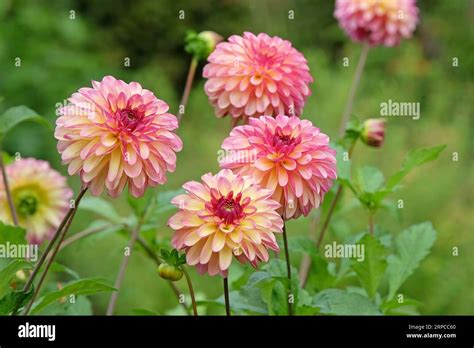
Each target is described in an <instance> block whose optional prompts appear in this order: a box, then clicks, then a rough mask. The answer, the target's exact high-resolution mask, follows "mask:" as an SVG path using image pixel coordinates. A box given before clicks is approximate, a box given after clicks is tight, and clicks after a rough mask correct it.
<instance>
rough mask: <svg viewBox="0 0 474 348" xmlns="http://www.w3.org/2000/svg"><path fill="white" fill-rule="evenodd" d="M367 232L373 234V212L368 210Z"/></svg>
mask: <svg viewBox="0 0 474 348" xmlns="http://www.w3.org/2000/svg"><path fill="white" fill-rule="evenodd" d="M369 232H370V234H371V235H372V236H373V235H374V213H373V212H372V211H369Z"/></svg>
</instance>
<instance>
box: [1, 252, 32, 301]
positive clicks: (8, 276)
mask: <svg viewBox="0 0 474 348" xmlns="http://www.w3.org/2000/svg"><path fill="white" fill-rule="evenodd" d="M32 268H33V266H32V265H31V263H30V262H28V261H25V260H13V261H12V262H10V263H9V264H8V265H7V266H6V267H5V268H3V269H1V270H0V298H2V297H3V296H5V295H6V294H8V293H9V292H11V290H12V289H11V288H10V283H11V281H12V279H13V278H14V277H15V275H16V272H18V271H21V270H22V269H32Z"/></svg>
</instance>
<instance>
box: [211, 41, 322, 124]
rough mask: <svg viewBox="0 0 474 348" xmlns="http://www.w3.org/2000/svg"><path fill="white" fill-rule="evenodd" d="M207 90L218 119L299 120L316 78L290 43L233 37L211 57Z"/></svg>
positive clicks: (301, 55)
mask: <svg viewBox="0 0 474 348" xmlns="http://www.w3.org/2000/svg"><path fill="white" fill-rule="evenodd" d="M208 61H209V63H208V64H207V65H206V66H205V67H204V71H203V76H204V77H205V78H207V79H208V81H207V82H206V84H205V86H204V89H205V91H206V94H207V95H208V97H209V100H210V102H211V103H212V104H213V105H214V107H215V110H216V114H217V116H218V117H223V116H225V115H231V116H232V117H234V118H239V117H244V118H246V117H251V116H261V115H269V116H276V115H278V114H287V115H295V116H299V115H300V114H301V112H302V110H303V105H304V103H305V101H306V99H307V97H308V96H309V95H310V94H311V91H310V89H309V84H310V83H311V82H313V78H312V77H311V75H310V73H309V67H308V64H307V62H306V59H305V58H304V56H303V54H301V53H300V52H299V51H297V50H296V49H295V48H293V47H292V46H291V43H290V42H289V41H287V40H283V39H281V38H279V37H276V36H275V37H270V36H268V35H267V34H264V33H261V34H258V35H257V36H255V35H254V34H252V33H249V32H245V33H244V35H243V36H237V35H232V36H231V37H230V38H229V39H228V42H222V43H220V44H218V45H217V47H216V49H215V50H214V52H213V53H212V54H211V55H210V56H209V58H208Z"/></svg>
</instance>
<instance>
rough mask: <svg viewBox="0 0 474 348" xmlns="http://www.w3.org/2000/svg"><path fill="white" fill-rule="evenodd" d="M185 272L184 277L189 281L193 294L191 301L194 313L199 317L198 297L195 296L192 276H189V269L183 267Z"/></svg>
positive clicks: (190, 292) (191, 293)
mask: <svg viewBox="0 0 474 348" xmlns="http://www.w3.org/2000/svg"><path fill="white" fill-rule="evenodd" d="M183 273H184V277H185V278H186V283H188V288H189V294H190V295H191V303H192V306H193V313H194V316H195V317H197V316H198V310H197V306H196V297H195V296H194V289H193V282H192V281H191V277H190V276H189V273H188V271H186V270H185V269H184V268H183Z"/></svg>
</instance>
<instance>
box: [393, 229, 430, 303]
mask: <svg viewBox="0 0 474 348" xmlns="http://www.w3.org/2000/svg"><path fill="white" fill-rule="evenodd" d="M435 240H436V231H435V230H434V228H433V225H432V224H431V222H423V223H421V224H418V225H413V226H410V227H409V228H408V229H406V230H404V231H403V232H402V233H400V234H399V235H398V236H397V238H396V239H395V247H396V255H390V256H389V258H388V269H387V275H388V282H389V294H388V299H389V300H390V299H392V298H393V296H394V295H395V293H396V292H397V291H398V289H399V288H400V287H401V286H402V285H403V283H404V282H405V280H406V279H407V278H408V277H409V276H410V275H411V274H412V273H413V272H414V271H415V269H416V268H417V267H418V266H419V264H420V262H421V261H422V260H423V259H424V258H425V256H426V255H428V252H429V250H430V249H431V247H432V246H433V244H434V242H435Z"/></svg>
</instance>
